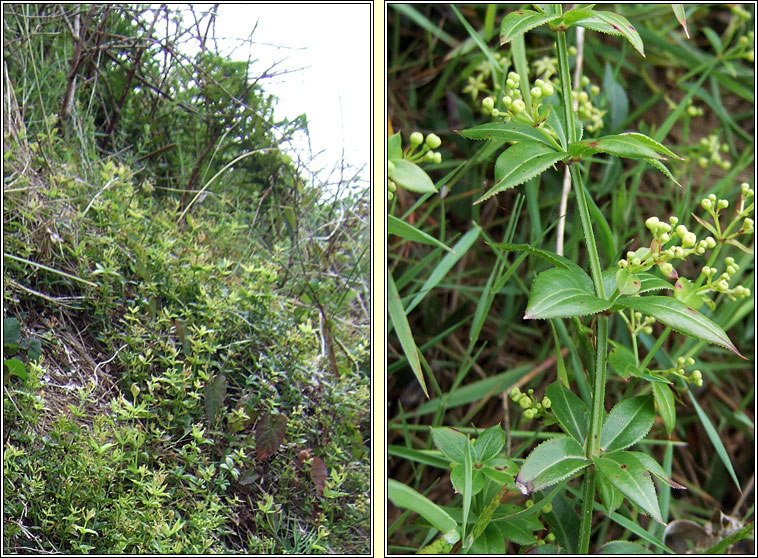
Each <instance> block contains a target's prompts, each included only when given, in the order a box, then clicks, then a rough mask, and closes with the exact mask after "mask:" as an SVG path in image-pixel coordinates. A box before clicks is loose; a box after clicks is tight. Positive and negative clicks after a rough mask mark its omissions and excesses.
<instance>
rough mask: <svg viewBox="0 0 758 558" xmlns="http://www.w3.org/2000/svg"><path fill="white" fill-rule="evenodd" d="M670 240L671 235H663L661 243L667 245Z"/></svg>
mask: <svg viewBox="0 0 758 558" xmlns="http://www.w3.org/2000/svg"><path fill="white" fill-rule="evenodd" d="M669 240H671V235H670V234H669V233H663V234H662V235H661V238H660V241H661V243H662V244H666V243H667V242H668V241H669Z"/></svg>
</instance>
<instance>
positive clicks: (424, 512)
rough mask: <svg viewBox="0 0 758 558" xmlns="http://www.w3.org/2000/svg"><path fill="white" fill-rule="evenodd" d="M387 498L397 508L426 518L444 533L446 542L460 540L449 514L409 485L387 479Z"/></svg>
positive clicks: (456, 525) (455, 525) (456, 526)
mask: <svg viewBox="0 0 758 558" xmlns="http://www.w3.org/2000/svg"><path fill="white" fill-rule="evenodd" d="M387 498H389V500H390V501H391V502H392V503H393V504H395V505H396V506H397V507H398V508H403V509H406V510H411V511H414V512H416V513H417V514H419V515H420V516H421V517H423V518H424V519H426V520H427V521H428V522H429V523H430V524H431V525H432V527H434V528H435V529H437V530H438V531H441V532H442V533H443V534H444V535H445V540H447V542H449V543H451V544H452V543H456V542H458V541H459V540H460V534H459V533H458V524H457V523H456V522H455V520H454V519H453V518H452V517H450V514H448V513H447V512H446V511H445V510H444V509H442V508H441V507H440V506H438V505H437V504H435V503H434V502H432V501H431V500H430V499H429V498H427V497H426V496H424V495H423V494H420V493H418V492H417V491H415V490H414V489H413V488H411V487H410V486H406V485H404V484H403V483H400V482H398V481H396V480H395V479H387Z"/></svg>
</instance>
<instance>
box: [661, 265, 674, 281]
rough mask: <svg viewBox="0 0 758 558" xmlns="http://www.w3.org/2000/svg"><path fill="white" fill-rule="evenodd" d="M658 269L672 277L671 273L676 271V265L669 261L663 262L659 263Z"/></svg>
mask: <svg viewBox="0 0 758 558" xmlns="http://www.w3.org/2000/svg"><path fill="white" fill-rule="evenodd" d="M658 269H660V270H661V273H663V275H665V276H666V277H671V274H672V273H673V271H674V266H673V265H671V263H669V262H663V263H661V264H658Z"/></svg>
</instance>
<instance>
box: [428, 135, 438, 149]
mask: <svg viewBox="0 0 758 558" xmlns="http://www.w3.org/2000/svg"><path fill="white" fill-rule="evenodd" d="M426 145H428V146H429V148H430V149H437V148H438V147H439V146H440V145H442V140H441V139H440V137H439V136H438V135H437V134H429V135H428V136H426Z"/></svg>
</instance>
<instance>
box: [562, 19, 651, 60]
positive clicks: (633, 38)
mask: <svg viewBox="0 0 758 558" xmlns="http://www.w3.org/2000/svg"><path fill="white" fill-rule="evenodd" d="M577 25H580V26H582V27H586V28H587V29H592V30H593V31H600V32H601V33H610V34H611V35H621V36H622V37H624V38H625V39H626V40H627V41H629V43H631V45H632V46H633V47H634V49H635V50H636V51H637V52H639V53H640V55H641V56H642V57H643V58H645V47H644V46H643V44H642V38H641V37H640V34H639V33H638V32H637V30H636V29H635V28H634V26H633V25H632V24H631V23H629V20H628V19H626V18H625V17H624V16H621V15H618V14H615V13H613V12H598V11H593V17H591V18H589V19H583V20H582V21H580V22H578V23H577Z"/></svg>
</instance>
